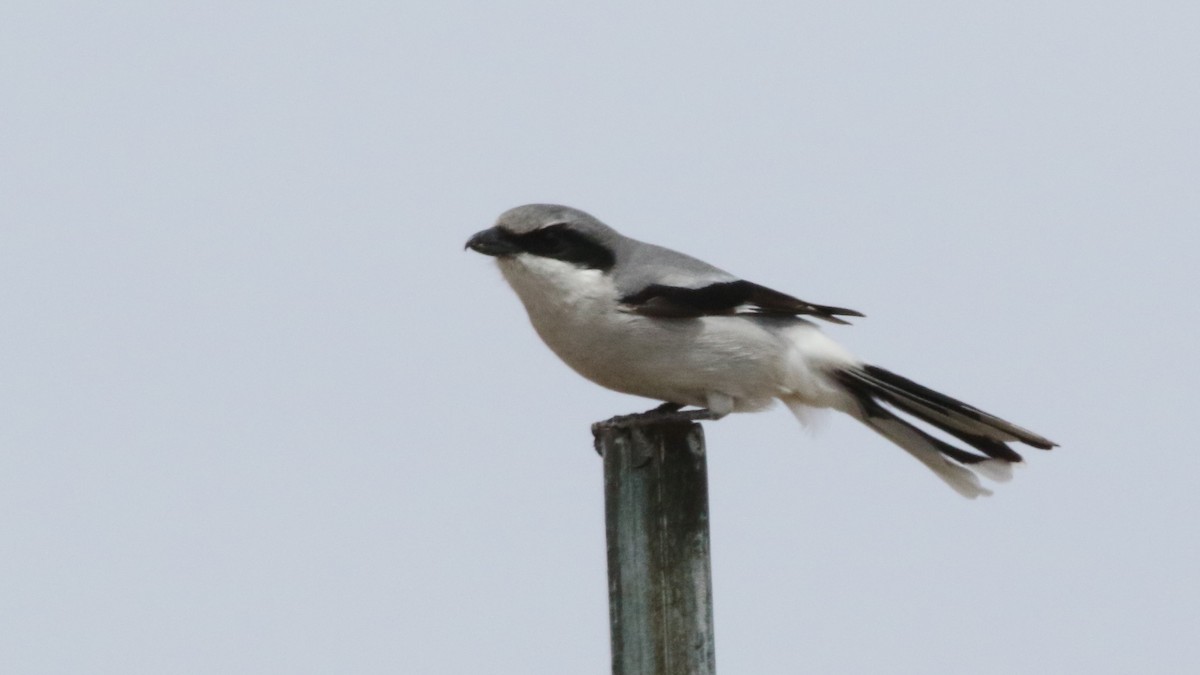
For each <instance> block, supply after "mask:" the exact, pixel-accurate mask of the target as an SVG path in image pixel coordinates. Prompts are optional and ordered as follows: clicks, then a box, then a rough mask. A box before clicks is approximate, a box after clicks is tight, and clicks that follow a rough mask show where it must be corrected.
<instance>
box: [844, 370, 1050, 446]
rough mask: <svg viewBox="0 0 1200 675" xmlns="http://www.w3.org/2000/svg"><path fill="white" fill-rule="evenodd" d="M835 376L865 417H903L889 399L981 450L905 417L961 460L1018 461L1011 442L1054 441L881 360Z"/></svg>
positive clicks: (1036, 443) (1044, 443)
mask: <svg viewBox="0 0 1200 675" xmlns="http://www.w3.org/2000/svg"><path fill="white" fill-rule="evenodd" d="M835 376H836V377H837V379H838V381H839V382H841V383H842V384H843V385H844V386H845V387H846V388H847V389H848V390H849V391H850V392H851V393H853V394H854V396H855V398H856V399H858V402H859V405H860V406H861V408H862V412H863V414H864V415H866V416H867V417H871V418H879V419H892V420H896V421H900V422H903V420H900V419H899V418H898V417H896V415H895V414H893V413H892V412H891V411H890V410H888V409H887V408H885V407H884V406H883V405H882V404H883V403H886V404H888V405H890V406H892V407H893V408H895V409H896V410H899V411H901V412H904V413H907V414H909V415H912V416H913V417H915V418H916V419H918V420H921V421H922V422H925V423H927V424H930V425H932V426H934V427H936V428H937V429H939V430H941V431H943V432H945V433H947V434H949V435H950V436H953V437H954V438H957V439H958V440H960V441H962V442H963V443H966V444H967V445H969V446H970V447H971V448H973V449H975V450H978V451H979V452H981V453H983V456H981V455H977V454H974V453H972V452H968V451H967V450H964V449H962V448H959V447H956V446H954V445H952V444H950V443H947V442H946V441H943V440H941V439H939V438H937V437H935V436H932V435H930V434H928V433H926V432H925V431H922V430H921V429H919V428H917V427H913V426H912V425H910V424H907V423H905V424H906V426H909V427H911V428H912V430H913V431H914V432H916V433H918V434H920V435H921V436H922V437H923V438H924V439H925V440H926V441H927V442H928V443H930V445H932V446H933V447H934V448H936V449H937V451H938V452H939V453H941V454H942V455H944V456H946V457H948V458H950V459H953V460H954V461H956V462H959V463H961V464H966V465H970V464H977V463H979V462H982V461H985V460H987V459H989V458H991V459H997V460H1001V461H1004V462H1009V463H1015V462H1020V461H1022V458H1021V455H1020V454H1019V453H1017V452H1016V451H1015V450H1013V449H1012V448H1010V447H1009V446H1008V445H1007V443H1009V442H1012V441H1019V442H1021V443H1025V444H1026V445H1030V446H1032V447H1035V448H1041V449H1045V450H1048V449H1050V448H1052V447H1054V445H1055V443H1053V442H1052V441H1049V440H1047V439H1045V438H1043V437H1041V436H1039V435H1037V434H1035V433H1033V432H1031V431H1028V430H1025V429H1022V428H1021V427H1018V426H1016V425H1015V424H1012V423H1010V422H1006V421H1004V420H1002V419H1000V418H998V417H996V416H994V415H990V414H988V413H985V412H983V411H982V410H979V409H978V408H975V407H973V406H970V405H967V404H966V403H963V402H962V401H959V400H958V399H955V398H951V397H950V396H946V395H945V394H942V393H940V392H936V391H934V390H932V389H929V388H928V387H925V386H923V385H920V384H917V383H916V382H913V381H912V380H909V379H908V378H905V377H901V376H900V375H897V374H895V373H893V372H891V371H888V370H885V369H883V368H880V367H878V366H863V367H861V368H854V369H846V370H842V371H838V372H837V373H836V374H835Z"/></svg>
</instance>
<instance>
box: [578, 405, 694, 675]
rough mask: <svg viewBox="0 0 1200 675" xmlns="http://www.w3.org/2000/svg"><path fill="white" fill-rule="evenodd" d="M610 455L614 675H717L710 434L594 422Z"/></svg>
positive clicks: (685, 426)
mask: <svg viewBox="0 0 1200 675" xmlns="http://www.w3.org/2000/svg"><path fill="white" fill-rule="evenodd" d="M593 433H594V435H595V437H596V449H597V450H599V451H600V453H601V454H602V455H603V456H604V502H605V520H606V524H607V537H608V597H609V621H610V626H611V634H612V672H613V673H614V675H711V674H712V673H715V671H716V667H715V658H714V651H713V612H712V565H711V562H710V554H709V534H708V471H707V463H706V461H705V449H704V431H703V429H702V428H701V427H700V425H699V424H696V423H692V422H686V421H685V422H655V423H648V424H642V425H629V426H622V425H620V424H611V423H600V424H597V425H596V426H595V427H594V428H593Z"/></svg>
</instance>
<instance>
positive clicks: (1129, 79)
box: [0, 0, 1200, 675]
mask: <svg viewBox="0 0 1200 675" xmlns="http://www.w3.org/2000/svg"><path fill="white" fill-rule="evenodd" d="M1198 34H1200V5H1197V4H1196V3H1195V2H1183V1H1180V2H1155V1H1150V2H1136V3H1135V2H1104V1H1101V2H1095V1H1092V2H1082V1H1079V2H1055V3H1046V2H1011V1H1009V2H992V1H984V2H970V3H964V2H948V1H947V2H917V3H895V2H857V3H847V2H799V3H797V2H764V3H745V2H737V3H735V2H724V1H722V2H707V3H683V2H674V3H645V2H613V3H605V4H594V5H586V6H585V5H583V4H580V3H553V2H455V1H448V2H423V3H416V2H403V1H402V2H400V3H384V2H340V3H311V2H294V3H264V2H245V1H240V2H205V3H154V2H117V3H69V2H63V3H58V2H23V1H20V0H18V1H16V2H12V1H10V2H8V3H6V4H5V7H4V8H3V9H2V10H0V99H2V101H3V103H2V104H0V193H2V195H3V196H2V198H0V547H2V552H0V672H4V673H13V674H26V673H29V674H35V673H36V674H43V673H46V674H49V673H56V674H57V673H62V674H71V675H78V674H79V673H114V674H122V675H131V674H139V673H145V674H154V675H161V674H163V673H171V674H188V673H222V674H239V673H247V674H251V673H253V674H259V673H313V674H318V673H320V674H324V673H335V672H337V673H412V674H414V675H424V674H426V673H429V674H442V673H445V674H458V673H514V674H521V675H527V674H531V673H547V674H554V675H557V674H563V673H570V674H572V675H575V674H580V675H588V674H591V675H601V674H603V673H607V672H608V668H609V661H608V658H609V656H608V639H609V637H608V619H607V595H606V579H605V553H604V552H605V548H604V523H603V494H602V483H601V463H600V461H599V459H598V458H597V457H596V455H595V453H594V452H593V451H592V449H591V437H590V434H589V430H588V425H589V424H590V423H591V422H593V421H595V420H598V419H602V418H605V417H608V416H610V415H613V414H617V413H625V412H632V411H635V410H640V409H644V408H646V407H649V406H651V405H653V404H654V402H653V401H648V400H643V399H636V398H633V397H628V396H623V395H620V394H615V393H611V392H607V391H604V390H602V389H600V388H598V387H596V386H595V385H592V384H591V383H588V382H586V381H584V380H583V379H581V378H579V377H578V376H577V375H575V374H574V373H572V372H571V371H570V370H569V369H567V368H566V367H565V366H563V365H562V364H560V363H559V362H558V361H557V360H556V359H555V358H554V357H553V355H552V354H551V353H550V352H549V351H548V350H547V349H546V348H545V347H544V346H543V345H542V344H541V343H540V342H539V341H538V340H537V338H536V336H535V335H534V333H533V331H532V329H531V328H530V326H529V324H528V321H527V320H526V317H525V315H524V312H523V310H522V309H521V307H520V305H519V303H518V302H517V300H516V298H515V296H513V295H512V293H511V292H510V291H509V289H508V288H507V287H506V286H505V285H504V283H503V281H502V279H501V278H500V276H499V274H498V273H497V271H496V270H495V267H494V265H493V264H492V261H490V260H488V259H486V258H484V257H482V256H479V255H477V254H474V253H471V252H464V251H463V243H464V242H465V241H466V239H467V237H468V236H469V235H470V234H472V233H473V232H475V231H477V230H480V229H483V228H485V227H488V226H490V225H491V224H492V222H493V221H494V219H495V217H496V216H497V215H498V214H499V213H500V212H501V211H503V210H505V209H507V208H509V207H511V206H515V205H518V204H522V203H526V202H531V201H549V202H559V203H565V204H569V205H572V206H576V207H578V208H582V209H584V210H587V211H589V212H591V213H593V214H594V215H596V216H597V217H599V218H601V219H602V220H604V221H606V222H608V223H609V224H610V225H612V226H614V227H616V228H617V229H619V230H621V231H622V232H624V233H626V234H629V235H631V236H635V237H637V238H639V239H643V240H646V241H651V242H655V243H659V244H663V245H666V246H670V247H673V248H677V249H681V250H684V251H687V252H688V253H691V254H693V255H696V256H698V257H701V258H703V259H706V260H708V261H710V262H712V263H714V264H716V265H718V266H720V267H723V268H725V269H727V270H730V271H731V272H734V273H736V274H740V275H743V276H745V277H748V278H750V279H751V280H753V281H756V282H758V283H761V284H765V285H768V286H771V287H773V288H777V289H779V290H781V291H784V292H788V293H792V294H795V295H798V296H799V297H803V298H805V299H807V300H811V301H813V302H819V303H825V304H833V305H838V306H844V307H851V308H854V309H857V310H860V311H862V312H864V313H865V314H866V315H867V318H865V319H861V320H857V321H855V322H854V323H855V325H854V326H852V327H832V328H830V329H829V330H830V332H831V333H832V334H833V335H834V336H835V337H836V338H837V339H838V340H839V341H841V342H843V343H844V344H845V345H846V346H847V347H849V348H850V349H852V350H853V351H854V352H856V353H857V354H859V355H860V356H862V357H863V358H864V359H867V360H868V361H871V362H873V363H878V364H880V365H883V366H885V367H887V368H889V369H892V370H894V371H896V372H899V373H902V374H904V375H907V376H909V377H912V378H913V379H916V380H918V381H920V382H922V383H923V384H926V385H929V386H931V387H934V388H936V389H939V390H942V391H945V392H947V393H949V394H951V395H954V396H957V397H960V398H963V399H965V400H966V401H968V402H970V403H973V404H975V405H978V406H980V407H983V408H985V409H987V410H989V411H992V412H995V413H997V414H999V415H1001V416H1004V417H1007V418H1009V419H1012V420H1013V421H1015V422H1017V423H1018V424H1021V425H1023V426H1027V427H1029V428H1031V429H1033V430H1035V431H1037V432H1039V433H1042V434H1044V435H1046V436H1048V437H1050V438H1052V439H1054V440H1056V441H1058V442H1059V443H1060V444H1061V445H1062V447H1061V448H1059V449H1056V450H1055V451H1053V452H1050V453H1044V452H1040V451H1030V452H1029V453H1027V454H1028V459H1029V461H1028V466H1025V467H1023V468H1022V469H1020V470H1019V471H1017V476H1016V478H1015V480H1014V481H1013V482H1012V483H1010V484H1006V485H1002V486H999V487H998V489H997V490H996V495H995V496H994V497H992V498H990V499H986V500H978V501H974V502H972V501H967V500H964V499H962V498H960V497H959V496H958V495H956V494H955V493H954V492H953V491H951V490H950V489H948V488H947V487H945V486H944V485H942V484H941V483H940V482H939V481H938V480H937V479H936V478H935V477H934V476H932V475H931V474H930V473H929V472H928V471H927V470H926V469H925V468H923V467H922V466H920V465H919V464H918V463H917V462H915V461H913V460H912V459H911V458H910V457H908V456H907V455H906V454H905V453H904V452H902V451H900V450H899V449H897V448H895V447H892V446H890V445H889V444H888V443H886V442H885V441H884V440H883V439H881V438H879V437H878V436H876V435H875V434H873V433H872V432H870V431H869V430H867V429H866V428H864V427H861V426H860V425H858V424H857V423H855V422H853V421H852V420H850V419H848V418H845V417H841V416H835V415H830V416H828V418H827V419H826V420H825V423H824V424H823V425H822V426H823V428H822V429H821V430H819V431H818V432H816V433H810V432H807V431H803V430H801V429H800V428H799V427H798V425H797V424H796V422H795V420H794V419H792V417H791V416H790V415H789V414H788V413H787V412H786V411H784V410H782V409H776V410H773V411H770V412H766V413H762V414H755V415H738V416H732V417H730V418H727V419H726V420H723V421H721V422H717V423H708V424H706V434H707V438H708V449H709V473H710V490H711V506H712V537H713V542H712V547H713V568H714V585H715V589H714V591H715V615H716V630H717V637H716V651H717V660H718V668H719V670H720V671H721V672H725V673H757V674H771V673H797V672H812V673H852V674H857V673H862V674H871V675H876V674H878V673H899V674H907V673H912V674H917V673H920V674H922V675H929V674H931V673H933V674H941V673H947V674H949V673H955V674H957V673H983V674H1011V673H1088V674H1089V675H1091V674H1104V673H1113V674H1117V673H1131V672H1146V673H1182V672H1192V671H1194V670H1196V669H1197V668H1198V667H1200V666H1198V664H1200V642H1198V641H1197V639H1196V636H1197V633H1198V631H1200V584H1198V583H1197V569H1200V542H1198V535H1200V515H1198V514H1200V491H1198V490H1197V487H1196V481H1197V479H1198V478H1200V451H1198V449H1197V447H1196V440H1195V438H1194V429H1195V423H1194V422H1195V418H1196V417H1197V411H1196V409H1195V402H1196V394H1195V385H1194V382H1195V381H1196V379H1197V377H1198V376H1200V372H1198V371H1200V368H1198V367H1197V362H1198V360H1197V358H1196V356H1195V352H1196V346H1195V341H1196V335H1197V332H1198V329H1200V309H1198V307H1197V306H1198V304H1200V303H1198V301H1197V298H1196V295H1197V291H1198V287H1200V273H1198V272H1197V265H1198V263H1200V260H1198V256H1197V250H1198V248H1200V235H1198V229H1197V225H1198V222H1200V188H1198V186H1200V113H1198V112H1197V110H1198V109H1200V76H1198V73H1200V40H1198V39H1197V35H1198Z"/></svg>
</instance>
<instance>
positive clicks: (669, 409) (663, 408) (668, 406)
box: [639, 401, 683, 415]
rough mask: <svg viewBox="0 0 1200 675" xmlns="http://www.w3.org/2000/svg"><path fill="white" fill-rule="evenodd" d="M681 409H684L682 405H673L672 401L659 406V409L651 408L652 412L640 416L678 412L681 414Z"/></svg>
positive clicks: (648, 411)
mask: <svg viewBox="0 0 1200 675" xmlns="http://www.w3.org/2000/svg"><path fill="white" fill-rule="evenodd" d="M681 408H683V404H682V403H671V402H670V401H667V402H666V403H663V404H662V405H660V406H658V407H657V408H651V409H650V410H647V411H646V412H644V413H639V414H641V415H653V414H654V413H676V412H679V410H680V409H681Z"/></svg>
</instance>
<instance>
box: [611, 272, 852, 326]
mask: <svg viewBox="0 0 1200 675" xmlns="http://www.w3.org/2000/svg"><path fill="white" fill-rule="evenodd" d="M621 303H622V304H624V305H625V309H626V310H627V311H630V312H633V313H635V314H642V315H645V316H655V317H664V318H677V319H692V318H696V317H699V316H721V315H729V314H761V315H768V316H771V315H774V316H797V315H800V314H805V315H809V316H815V317H817V318H819V319H824V320H826V321H830V322H833V323H841V324H845V323H847V322H846V321H844V320H842V319H839V318H838V316H863V315H862V314H861V313H860V312H856V311H854V310H852V309H845V308H842V307H829V306H826V305H814V304H812V303H811V302H805V301H803V300H800V299H798V298H793V297H792V296H790V295H787V294H784V293H780V292H779V291H773V290H771V289H769V288H767V287H766V286H759V285H758V284H755V283H751V282H749V281H724V282H720V283H714V284H709V285H708V286H701V287H700V288H681V287H679V286H665V285H663V284H651V285H650V286H647V287H645V288H643V289H642V290H640V291H638V292H637V293H632V294H630V295H627V296H625V297H623V298H621Z"/></svg>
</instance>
